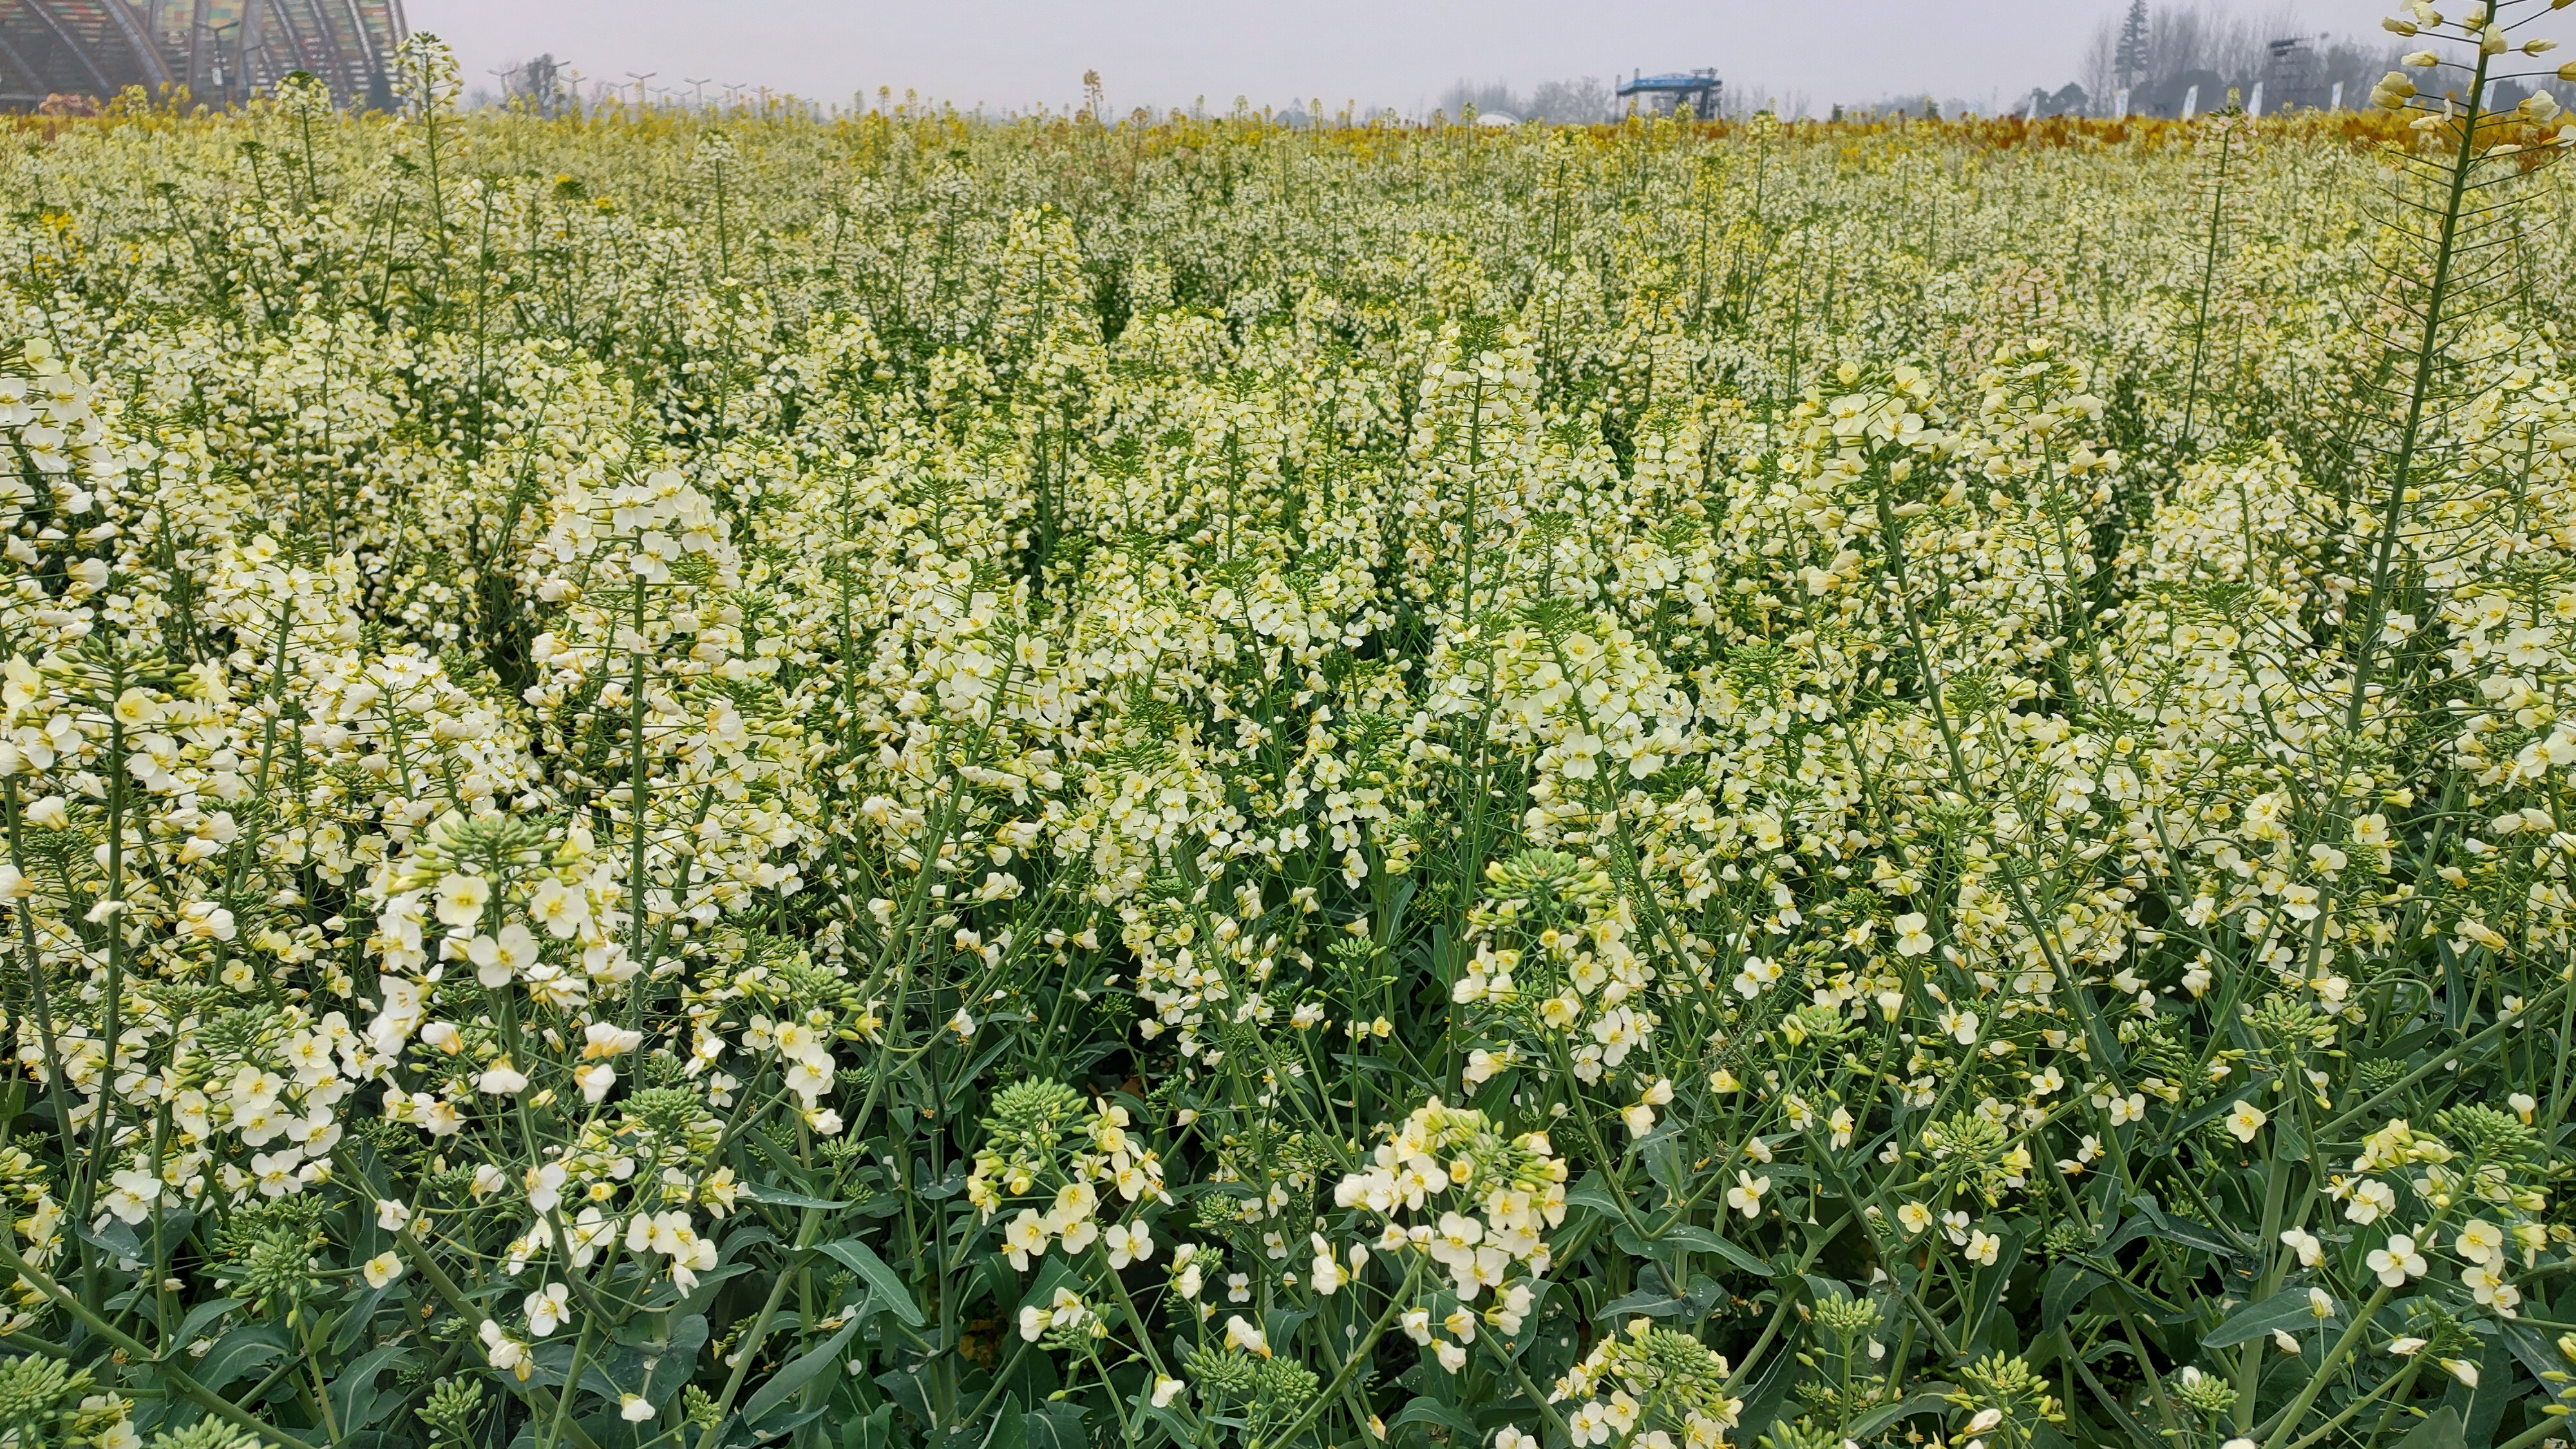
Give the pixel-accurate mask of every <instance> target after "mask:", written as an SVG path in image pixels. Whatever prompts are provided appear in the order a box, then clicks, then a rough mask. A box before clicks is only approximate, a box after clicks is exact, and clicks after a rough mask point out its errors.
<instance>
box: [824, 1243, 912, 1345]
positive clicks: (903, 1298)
mask: <svg viewBox="0 0 2576 1449" xmlns="http://www.w3.org/2000/svg"><path fill="white" fill-rule="evenodd" d="M822 1253H823V1256H825V1257H827V1258H830V1259H832V1260H833V1261H834V1262H836V1263H839V1264H840V1265H841V1266H843V1267H845V1268H848V1269H849V1270H850V1271H852V1272H854V1273H856V1274H858V1275H859V1279H860V1281H862V1282H864V1283H866V1284H867V1285H868V1292H869V1293H870V1294H872V1295H874V1296H875V1297H876V1298H877V1299H878V1300H879V1301H881V1302H882V1304H883V1305H884V1306H885V1307H886V1308H887V1309H888V1310H890V1311H891V1312H892V1313H893V1314H894V1316H895V1317H897V1318H900V1319H902V1320H903V1321H904V1322H905V1323H906V1324H908V1325H911V1326H912V1327H915V1328H918V1327H920V1326H921V1323H922V1316H921V1308H920V1306H919V1305H917V1304H915V1303H914V1302H913V1301H912V1294H911V1293H910V1292H909V1291H908V1290H907V1289H906V1288H905V1287H904V1284H903V1279H901V1278H899V1277H897V1276H895V1271H894V1269H893V1268H891V1267H889V1266H887V1264H886V1260H885V1259H883V1258H880V1257H878V1256H877V1255H876V1250H875V1249H873V1248H871V1247H869V1246H868V1245H867V1244H865V1243H862V1242H860V1241H859V1240H858V1239H856V1238H839V1239H836V1240H834V1241H832V1242H828V1243H825V1244H824V1245H823V1247H822Z"/></svg>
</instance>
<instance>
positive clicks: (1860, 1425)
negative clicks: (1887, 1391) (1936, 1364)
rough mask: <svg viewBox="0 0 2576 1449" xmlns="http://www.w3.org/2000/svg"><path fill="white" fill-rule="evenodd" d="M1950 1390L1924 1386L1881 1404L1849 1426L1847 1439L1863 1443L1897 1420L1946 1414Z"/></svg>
mask: <svg viewBox="0 0 2576 1449" xmlns="http://www.w3.org/2000/svg"><path fill="white" fill-rule="evenodd" d="M1952 1388H1953V1386H1952V1385H1950V1384H1946V1383H1932V1384H1925V1385H1924V1386H1923V1387H1921V1388H1919V1389H1916V1390H1915V1391H1914V1392H1913V1393H1911V1394H1908V1395H1906V1396H1905V1397H1904V1398H1901V1399H1899V1400H1897V1401H1896V1402H1895V1403H1892V1404H1881V1405H1879V1406H1878V1407H1877V1408H1875V1409H1872V1410H1870V1411H1869V1412H1868V1413H1866V1414H1863V1415H1861V1416H1860V1419H1859V1421H1858V1422H1856V1423H1854V1424H1853V1425H1852V1426H1851V1429H1850V1432H1849V1436H1848V1437H1850V1438H1853V1439H1858V1440H1861V1441H1863V1442H1864V1443H1865V1442H1867V1441H1868V1439H1869V1437H1870V1436H1871V1435H1872V1434H1876V1433H1878V1432H1879V1431H1880V1430H1882V1429H1885V1428H1886V1427H1887V1426H1888V1425H1890V1424H1893V1423H1895V1422H1896V1421H1897V1420H1899V1419H1911V1418H1913V1417H1914V1416H1915V1415H1917V1414H1939V1413H1946V1412H1947V1411H1948V1410H1949V1407H1950V1400H1949V1398H1948V1395H1949V1394H1950V1393H1951V1392H1952Z"/></svg>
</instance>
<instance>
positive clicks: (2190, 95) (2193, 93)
mask: <svg viewBox="0 0 2576 1449" xmlns="http://www.w3.org/2000/svg"><path fill="white" fill-rule="evenodd" d="M2199 111H2200V87H2198V86H2193V87H2192V88H2191V89H2190V90H2187V91H2184V92H2183V93H2182V118H2183V119H2184V120H2186V121H2188V120H2190V119H2191V118H2192V117H2193V116H2194V115H2197V114H2198V113H2199Z"/></svg>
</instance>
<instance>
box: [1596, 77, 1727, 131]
mask: <svg viewBox="0 0 2576 1449" xmlns="http://www.w3.org/2000/svg"><path fill="white" fill-rule="evenodd" d="M1722 86H1723V82H1721V81H1719V80H1718V78H1717V72H1716V71H1714V70H1692V71H1675V72H1673V73H1672V74H1670V75H1648V74H1646V73H1645V72H1643V71H1639V72H1637V73H1636V74H1634V75H1631V76H1630V77H1629V78H1628V79H1626V80H1623V81H1621V82H1619V94H1620V96H1621V97H1623V98H1624V97H1628V96H1644V97H1646V99H1647V103H1648V104H1649V105H1651V104H1652V103H1653V102H1654V101H1655V100H1656V99H1658V98H1663V97H1669V98H1670V104H1671V106H1672V107H1674V108H1679V107H1681V106H1684V105H1687V106H1689V107H1690V108H1691V114H1692V115H1694V116H1697V117H1699V118H1701V119H1702V120H1705V119H1707V118H1708V117H1710V116H1713V115H1715V114H1717V97H1718V92H1719V90H1720V89H1721V88H1722Z"/></svg>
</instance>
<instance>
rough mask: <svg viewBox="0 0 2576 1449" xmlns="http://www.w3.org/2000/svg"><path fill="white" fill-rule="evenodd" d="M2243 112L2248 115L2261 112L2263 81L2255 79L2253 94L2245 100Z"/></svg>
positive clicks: (2257, 114) (2256, 114) (2255, 114)
mask: <svg viewBox="0 0 2576 1449" xmlns="http://www.w3.org/2000/svg"><path fill="white" fill-rule="evenodd" d="M2245 114H2247V115H2249V116H2259V115H2261V114H2263V83H2262V82H2261V81H2256V82H2255V83H2254V94H2253V96H2252V97H2251V98H2249V99H2248V100H2247V101H2246V102H2245Z"/></svg>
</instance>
